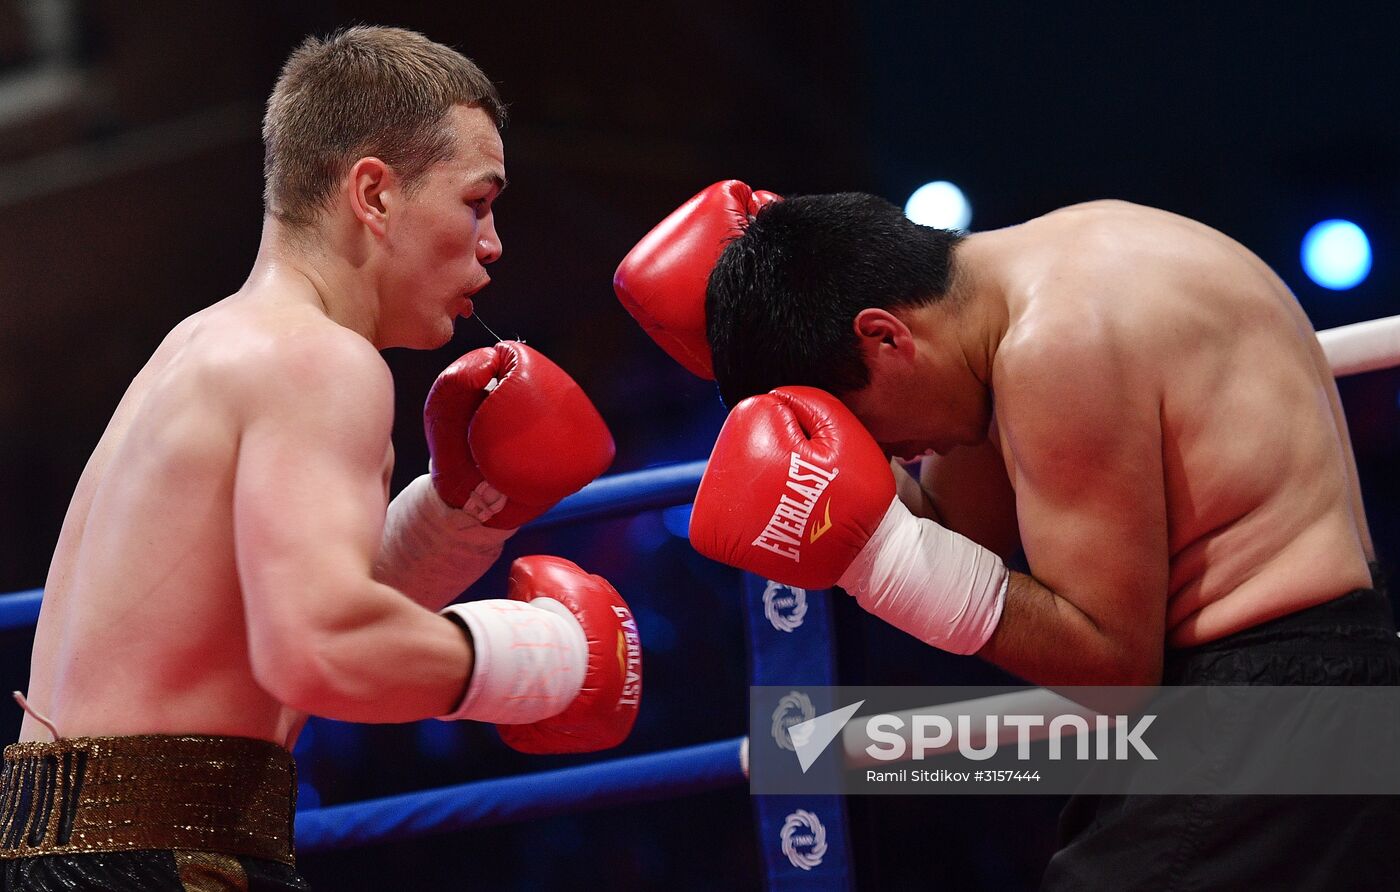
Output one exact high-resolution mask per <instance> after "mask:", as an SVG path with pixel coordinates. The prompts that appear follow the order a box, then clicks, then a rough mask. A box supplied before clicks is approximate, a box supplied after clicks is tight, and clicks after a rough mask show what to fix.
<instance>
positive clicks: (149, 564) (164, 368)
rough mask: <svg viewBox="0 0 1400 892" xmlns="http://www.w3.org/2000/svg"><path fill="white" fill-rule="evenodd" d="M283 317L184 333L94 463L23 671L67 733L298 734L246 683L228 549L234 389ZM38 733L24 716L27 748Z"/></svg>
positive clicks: (159, 354) (236, 311) (220, 313)
mask: <svg viewBox="0 0 1400 892" xmlns="http://www.w3.org/2000/svg"><path fill="white" fill-rule="evenodd" d="M286 312H287V310H286V309H278V310H276V311H274V312H272V313H269V312H268V310H267V309H266V308H256V307H255V308H251V309H250V308H249V307H247V306H244V305H242V302H240V301H239V300H238V299H237V298H235V299H230V300H228V301H223V302H221V303H219V304H216V305H214V306H212V307H210V308H208V309H206V310H204V311H201V312H200V313H197V314H195V315H194V316H191V317H190V318H189V319H186V320H185V321H184V322H182V323H180V324H179V325H178V326H176V328H175V329H174V330H172V331H171V333H170V334H169V335H168V336H167V337H166V339H165V340H164V341H163V342H162V344H161V345H160V347H159V348H158V349H157V350H156V352H155V354H154V355H153V356H152V357H151V359H150V360H149V361H148V363H147V364H146V366H145V367H144V368H143V369H142V370H141V372H140V373H139V374H138V375H137V377H136V378H135V379H134V380H133V381H132V384H131V385H130V387H129V388H128V390H127V392H126V394H125V395H124V396H123V398H122V400H121V402H120V404H119V405H118V408H117V410H116V412H115V413H114V414H113V417H112V420H111V422H110V423H109V425H108V427H107V429H106V431H105V432H104V434H103V436H102V438H101V440H100V441H99V443H98V445H97V448H96V449H95V450H94V452H93V454H92V457H91V458H90V459H89V461H88V464H87V467H86V468H85V469H84V471H83V474H82V477H81V478H80V480H79V483H78V486H77V488H76V490H75V492H74V495H73V500H72V503H71V504H70V506H69V510H68V513H67V516H66V517H65V520H64V524H63V529H62V532H61V534H60V538H59V543H58V547H57V549H56V550H55V553H54V558H53V563H52V565H51V567H50V571H49V577H48V580H47V583H46V586H45V593H44V606H43V611H42V613H41V616H40V619H39V623H38V627H37V629H36V634H35V645H34V655H33V659H32V666H31V677H30V689H29V700H30V702H31V704H32V705H33V707H34V708H35V709H37V710H38V711H39V712H41V713H43V714H45V715H46V716H47V717H49V718H50V719H51V720H52V721H53V722H54V724H55V725H56V727H57V728H58V730H59V732H60V733H61V734H62V735H63V736H66V737H69V736H79V735H116V734H136V733H208V734H232V735H242V736H252V737H261V738H264V739H270V740H274V741H277V742H283V743H287V742H289V741H290V738H291V737H292V735H294V734H295V730H296V726H297V723H298V722H299V720H300V716H296V715H293V714H291V713H290V712H289V711H287V710H285V709H284V708H283V707H281V705H280V704H278V703H277V702H276V701H275V700H273V699H272V698H271V697H270V696H268V695H267V694H266V693H265V692H263V691H262V689H261V688H260V687H259V686H258V685H257V683H256V682H255V681H254V679H253V674H252V671H251V668H250V666H249V662H248V653H247V644H246V641H247V638H246V632H245V626H244V621H243V613H242V599H241V596H240V594H239V586H238V575H237V568H236V565H235V550H234V538H233V480H234V470H235V465H236V459H237V450H238V437H239V425H240V413H241V412H242V411H243V407H240V406H239V405H237V401H238V400H240V399H243V397H241V396H239V395H238V394H239V391H240V388H239V387H238V386H236V384H235V382H237V381H238V380H239V378H240V376H241V374H242V373H244V372H245V370H246V369H245V367H246V364H247V363H249V362H251V361H256V360H255V358H254V357H256V355H257V351H258V349H260V348H265V343H260V342H266V341H268V340H270V335H271V332H270V331H269V328H270V326H274V325H276V324H277V321H278V320H277V318H276V317H277V315H278V314H279V313H286ZM293 312H295V311H293ZM321 319H322V324H326V325H332V324H334V323H331V322H329V320H325V319H324V316H323V317H321ZM46 736H47V734H46V732H45V731H44V729H43V728H42V727H41V726H39V725H38V723H37V722H34V721H33V720H32V719H29V718H26V721H25V725H24V728H23V731H22V733H21V738H22V739H45V738H46Z"/></svg>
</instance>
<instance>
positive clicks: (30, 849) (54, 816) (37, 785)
mask: <svg viewBox="0 0 1400 892" xmlns="http://www.w3.org/2000/svg"><path fill="white" fill-rule="evenodd" d="M295 798H296V772H295V766H294V764H293V762H292V757H291V755H290V754H288V753H287V751H286V750H284V749H282V748H281V747H279V746H277V745H275V744H272V743H268V742H267V741H262V740H251V739H248V738H243V737H199V736H189V737H173V736H162V735H148V736H139V737H73V738H64V739H60V740H57V741H54V742H52V743H16V744H12V745H10V746H8V747H6V748H5V761H4V774H3V777H2V778H0V892H10V890H16V892H17V890H26V892H28V890H38V892H44V890H49V889H54V890H58V889H63V890H73V889H104V890H107V889H110V890H133V892H135V890H142V892H162V890H173V892H185V890H190V892H193V890H199V892H204V890H211V892H212V890H226V889H227V890H248V892H254V890H283V889H307V888H309V887H308V886H307V885H306V882H305V881H304V880H303V879H302V878H301V877H300V876H299V875H298V874H297V872H296V867H295V859H294V857H293V852H292V817H293V814H294V811H295Z"/></svg>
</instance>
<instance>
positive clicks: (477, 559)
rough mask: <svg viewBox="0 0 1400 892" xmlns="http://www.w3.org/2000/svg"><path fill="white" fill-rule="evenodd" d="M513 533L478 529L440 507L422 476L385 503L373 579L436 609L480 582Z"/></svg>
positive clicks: (454, 510) (466, 517) (470, 521)
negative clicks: (385, 510) (387, 508)
mask: <svg viewBox="0 0 1400 892" xmlns="http://www.w3.org/2000/svg"><path fill="white" fill-rule="evenodd" d="M514 532H515V531H514V530H497V529H492V528H490V527H486V526H483V525H482V524H481V523H480V522H479V521H478V520H477V519H476V518H474V517H473V516H471V515H470V514H469V513H467V512H465V511H464V510H462V509H458V508H451V507H449V506H448V505H446V504H444V503H443V502H442V500H441V499H440V498H438V496H437V494H436V492H435V491H434V490H433V485H432V482H431V481H430V480H429V479H428V475H426V474H424V475H423V476H421V477H419V478H417V479H415V480H414V481H413V482H412V483H410V484H409V485H408V486H406V487H404V488H403V491H402V492H400V493H399V494H398V495H397V496H396V497H395V498H394V501H393V502H391V503H390V505H389V510H388V513H387V516H386V517H385V522H384V536H383V542H382V543H381V545H380V549H379V555H378V557H377V558H376V559H375V562H374V578H375V579H376V580H378V581H379V582H382V583H384V584H385V585H387V586H389V587H391V588H394V589H397V590H399V591H401V592H403V593H404V594H406V595H408V596H409V597H410V598H412V599H413V600H414V601H416V602H417V603H418V604H420V605H422V606H424V607H426V608H428V609H429V610H434V611H436V610H440V609H442V608H443V607H445V606H446V605H447V604H449V603H451V602H452V601H453V600H454V599H456V598H457V596H458V595H460V594H461V593H462V592H463V591H464V590H466V589H467V588H468V587H469V586H471V585H472V583H474V582H476V581H477V580H478V579H480V578H481V575H482V574H483V573H485V572H486V571H487V570H488V569H489V568H490V567H491V565H492V564H494V563H495V562H496V559H497V558H499V557H500V555H501V549H502V546H503V545H504V544H505V540H506V539H508V538H510V536H511V534H512V533H514Z"/></svg>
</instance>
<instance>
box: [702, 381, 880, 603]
mask: <svg viewBox="0 0 1400 892" xmlns="http://www.w3.org/2000/svg"><path fill="white" fill-rule="evenodd" d="M893 499H894V474H893V473H892V472H891V471H890V466H889V460H888V459H886V458H885V454H884V452H883V451H882V450H881V449H880V446H879V444H877V443H876V442H875V439H874V438H873V437H871V436H870V434H869V432H868V431H866V429H865V428H864V426H862V425H861V423H860V421H858V420H857V419H856V417H855V416H854V415H853V414H851V411H850V410H849V409H847V408H846V407H845V406H844V405H842V404H841V401H840V400H838V399H836V397H834V396H832V395H831V394H829V393H827V392H825V391H822V390H818V389H816V388H815V387H780V388H778V389H777V390H773V391H771V392H769V393H766V394H760V395H759V396H754V397H750V398H748V399H746V400H744V401H743V402H741V403H739V405H737V406H735V407H734V411H732V412H730V413H729V418H728V419H727V420H726V421H725V423H724V427H723V429H721V430H720V433H719V439H718V440H717V441H716V442H715V448H714V451H713V452H711V453H710V462H709V465H708V467H706V469H705V475H704V477H703V478H701V480H700V491H699V492H698V493H696V496H695V508H694V510H693V511H692V513H691V516H690V542H691V544H692V545H693V546H694V547H695V550H696V551H698V552H700V553H701V554H703V555H705V556H706V557H708V558H712V559H714V560H717V561H720V562H722V563H725V564H729V565H730V566H734V567H739V568H741V569H744V570H748V571H750V572H753V573H757V574H758V575H760V576H763V577H764V578H767V579H771V580H774V581H775V582H781V583H784V584H786V585H795V586H799V587H801V588H808V589H822V588H830V587H831V586H833V585H835V584H836V581H837V580H838V579H839V578H840V577H841V575H842V574H843V573H844V572H845V571H846V568H847V567H849V566H850V565H851V562H852V561H854V560H855V558H856V555H857V554H859V553H860V550H861V549H862V548H863V547H865V544H866V542H867V541H868V540H869V539H870V537H871V535H872V534H873V533H874V532H875V530H876V528H877V527H878V526H879V525H880V521H881V519H882V518H883V517H884V516H885V513H886V511H887V510H888V509H889V507H890V503H891V501H892V500H893Z"/></svg>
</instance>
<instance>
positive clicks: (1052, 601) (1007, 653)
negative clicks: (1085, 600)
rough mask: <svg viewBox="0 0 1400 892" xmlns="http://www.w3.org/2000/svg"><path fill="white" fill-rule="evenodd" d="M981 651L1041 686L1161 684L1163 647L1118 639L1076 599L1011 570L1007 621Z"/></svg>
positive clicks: (1003, 619) (1005, 609)
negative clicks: (1137, 644)
mask: <svg viewBox="0 0 1400 892" xmlns="http://www.w3.org/2000/svg"><path fill="white" fill-rule="evenodd" d="M977 656H979V657H981V658H982V659H984V660H986V661H987V662H989V663H993V664H995V665H997V666H999V667H1001V668H1002V669H1005V670H1006V671H1008V672H1011V673H1013V674H1015V675H1017V676H1020V677H1021V678H1024V679H1026V680H1027V681H1030V682H1034V683H1035V684H1041V685H1071V684H1077V685H1155V684H1158V683H1160V681H1161V673H1162V649H1161V647H1160V646H1159V647H1157V648H1156V649H1155V650H1154V649H1151V648H1141V647H1134V646H1131V645H1128V644H1126V643H1124V642H1122V641H1118V640H1115V639H1114V638H1113V637H1112V636H1110V635H1108V634H1106V633H1105V632H1104V631H1103V630H1101V629H1100V628H1099V626H1098V625H1097V624H1096V623H1095V622H1094V620H1093V619H1092V618H1091V617H1090V616H1089V615H1088V614H1086V613H1085V612H1084V611H1083V610H1081V609H1079V608H1078V607H1076V606H1075V605H1074V603H1073V602H1071V601H1069V600H1068V599H1066V598H1064V597H1061V596H1060V595H1058V594H1056V593H1055V592H1053V591H1051V590H1050V589H1048V588H1046V587H1045V586H1044V585H1042V584H1041V583H1040V582H1038V581H1036V579H1035V578H1034V577H1031V576H1027V575H1026V574H1024V573H1016V572H1012V573H1011V578H1010V581H1009V582H1008V584H1007V591H1006V603H1005V605H1004V606H1003V608H1002V615H1001V622H1000V623H999V624H998V626H997V629H996V631H995V632H994V633H993V634H992V637H991V639H990V640H988V642H987V643H986V644H985V645H984V646H983V647H982V649H981V650H979V651H978V652H977Z"/></svg>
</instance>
